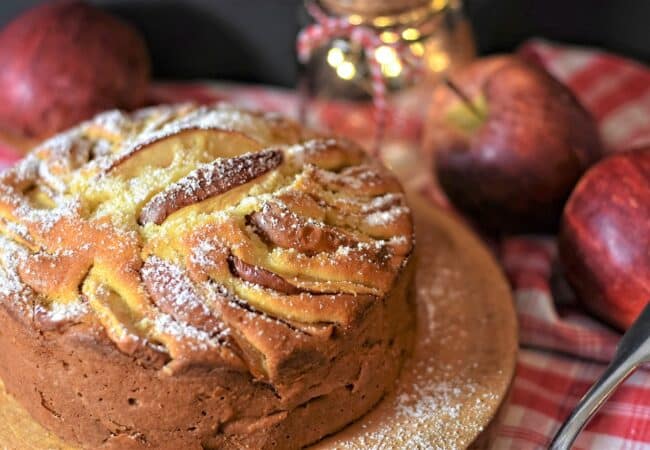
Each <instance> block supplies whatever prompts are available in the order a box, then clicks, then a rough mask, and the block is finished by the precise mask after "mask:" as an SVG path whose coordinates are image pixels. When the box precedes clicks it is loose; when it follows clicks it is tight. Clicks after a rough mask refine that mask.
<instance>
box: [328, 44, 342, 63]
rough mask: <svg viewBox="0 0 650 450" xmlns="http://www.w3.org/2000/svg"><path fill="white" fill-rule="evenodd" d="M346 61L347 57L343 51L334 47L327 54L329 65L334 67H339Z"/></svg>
mask: <svg viewBox="0 0 650 450" xmlns="http://www.w3.org/2000/svg"><path fill="white" fill-rule="evenodd" d="M343 61H345V55H344V54H343V50H341V49H340V48H338V47H332V48H330V49H329V51H328V52H327V63H328V64H329V65H330V66H332V67H338V66H339V65H341V63H342V62H343Z"/></svg>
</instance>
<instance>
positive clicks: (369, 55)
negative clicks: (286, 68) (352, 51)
mask: <svg viewBox="0 0 650 450" xmlns="http://www.w3.org/2000/svg"><path fill="white" fill-rule="evenodd" d="M307 11H308V12H309V14H310V15H311V16H312V17H313V18H314V20H315V23H314V24H311V25H308V26H306V27H305V28H304V29H302V30H301V31H300V33H299V34H298V38H297V41H296V49H297V52H298V60H299V61H300V62H301V63H302V64H305V63H307V62H308V61H309V58H310V57H311V54H312V52H313V51H314V50H315V49H317V48H319V47H321V46H322V45H324V44H326V43H327V42H329V41H331V40H332V39H335V38H347V39H348V40H349V41H350V42H352V43H355V44H358V45H359V46H361V48H363V50H364V52H365V54H366V60H367V61H368V68H369V71H370V81H371V90H372V100H373V105H374V107H375V121H376V136H375V148H374V151H375V153H378V151H379V146H380V144H381V140H382V137H383V131H384V127H385V125H386V112H387V108H388V104H387V101H386V80H385V79H384V76H383V74H382V71H381V63H380V62H379V60H378V59H377V57H376V53H375V50H376V49H377V48H378V47H381V46H385V45H387V44H386V43H384V42H382V40H381V39H380V38H379V36H378V34H377V31H376V30H374V29H372V28H370V27H366V26H362V25H354V24H351V23H350V22H349V21H348V20H347V19H346V18H344V17H331V16H328V15H327V14H325V12H323V10H322V9H320V8H319V7H318V6H316V5H315V4H314V3H310V4H309V5H308V6H307ZM390 46H391V47H393V48H394V49H395V50H396V52H397V54H398V55H400V57H401V59H402V60H403V61H405V62H408V63H409V64H410V66H411V71H412V74H411V75H412V76H413V75H414V74H416V73H418V72H419V70H420V64H419V60H417V59H414V58H413V57H412V54H411V53H410V51H409V50H408V47H406V46H405V45H403V44H402V43H401V42H397V43H395V44H391V45H390Z"/></svg>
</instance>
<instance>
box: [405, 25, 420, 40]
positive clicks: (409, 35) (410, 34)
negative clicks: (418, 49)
mask: <svg viewBox="0 0 650 450" xmlns="http://www.w3.org/2000/svg"><path fill="white" fill-rule="evenodd" d="M402 37H403V38H404V39H406V40H407V41H415V40H417V39H419V38H420V32H419V31H418V30H416V29H415V28H407V29H405V30H404V31H402Z"/></svg>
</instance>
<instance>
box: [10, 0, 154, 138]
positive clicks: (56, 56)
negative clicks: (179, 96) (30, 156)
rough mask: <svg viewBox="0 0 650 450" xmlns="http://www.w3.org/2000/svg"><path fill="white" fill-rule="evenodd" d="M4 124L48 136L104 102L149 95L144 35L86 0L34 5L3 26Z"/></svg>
mask: <svg viewBox="0 0 650 450" xmlns="http://www.w3.org/2000/svg"><path fill="white" fill-rule="evenodd" d="M0 67H1V68H2V69H1V70H0V126H2V127H3V128H9V129H10V130H12V131H14V132H20V133H22V134H24V135H25V136H28V137H45V136H48V135H51V134H53V133H56V132H57V131H60V130H62V129H65V128H68V127H70V126H71V125H74V124H75V123H77V122H79V121H81V120H84V119H87V118H89V117H91V116H93V115H94V114H95V113H97V112H99V111H103V110H105V109H110V108H115V107H120V108H126V109H131V108H135V107H138V106H140V105H141V104H142V103H143V102H144V99H145V95H146V89H147V85H148V83H149V57H148V53H147V49H146V46H145V44H144V41H143V39H142V38H141V36H140V35H139V34H138V33H137V32H136V31H135V30H134V29H133V28H132V27H131V26H129V25H127V24H125V23H123V22H121V21H120V20H118V19H117V18H115V17H113V16H111V15H110V14H107V13H105V12H103V11H102V10H100V9H97V8H95V7H93V6H90V5H88V4H86V3H84V2H81V1H74V0H72V1H69V0H66V1H55V2H51V3H46V4H44V5H42V6H39V7H36V8H34V9H32V10H29V11H28V12H26V13H25V14H23V15H21V16H19V17H18V18H17V19H15V20H14V21H12V22H11V23H10V24H9V25H7V26H6V27H5V28H4V29H3V30H2V32H0Z"/></svg>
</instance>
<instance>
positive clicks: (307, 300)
mask: <svg viewBox="0 0 650 450" xmlns="http://www.w3.org/2000/svg"><path fill="white" fill-rule="evenodd" d="M412 251H413V224H412V219H411V214H410V211H409V209H408V207H407V206H406V203H405V196H404V194H403V192H402V189H401V187H400V184H399V183H398V181H397V180H396V179H395V177H394V176H393V175H391V174H390V172H389V171H388V170H387V169H385V168H384V167H383V166H382V165H381V164H380V163H378V162H377V161H375V160H373V159H372V158H370V157H369V156H367V155H366V154H365V153H364V152H363V150H362V149H360V148H359V147H358V146H356V145H354V144H353V143H351V142H349V141H347V140H343V139H340V138H331V137H324V136H320V135H317V134H315V133H313V132H310V131H308V130H304V129H302V128H301V127H300V126H299V125H298V124H296V123H294V122H292V121H289V120H287V119H283V118H281V117H278V116H276V115H273V114H264V113H256V112H248V111H243V110H240V109H237V108H234V107H232V106H229V105H215V106H210V107H205V106H197V105H193V104H182V105H173V106H158V107H153V108H148V109H144V110H140V111H136V112H134V113H130V114H128V113H124V112H121V111H111V112H107V113H104V114H101V115H99V116H97V117H95V118H94V119H92V120H90V121H88V122H85V123H83V124H81V125H79V126H78V127H76V128H74V129H72V130H69V131H68V132H65V133H63V134H61V135H59V136H56V137H54V138H52V139H50V140H48V141H46V142H44V143H43V144H41V145H40V146H39V147H37V148H36V149H35V150H34V151H32V152H31V153H30V154H29V155H28V156H27V157H26V158H25V159H24V160H22V161H21V162H20V163H19V164H18V165H17V166H16V167H14V168H13V169H11V170H8V171H6V172H4V173H3V174H2V175H1V176H0V306H1V307H0V377H1V378H2V380H3V381H4V383H5V385H6V388H7V390H8V391H9V392H10V393H11V394H12V395H13V396H14V397H15V398H16V399H17V400H18V401H19V402H20V403H21V404H22V405H23V406H24V407H25V408H26V409H27V410H28V411H29V412H30V413H31V415H32V416H33V417H34V418H35V419H36V420H37V421H38V422H40V423H41V424H42V425H44V426H45V427H46V428H48V429H49V430H51V431H52V432H53V433H55V434H57V435H58V436H60V437H61V438H62V439H64V440H65V441H66V442H69V443H70V444H71V445H73V446H77V447H82V448H89V449H120V450H124V449H145V448H155V449H180V448H182V449H230V448H233V449H234V448H237V449H240V448H277V449H291V448H300V447H303V446H306V445H308V444H310V443H313V442H315V441H317V440H319V439H321V438H322V437H324V436H326V435H328V434H331V433H333V432H335V431H337V430H339V429H341V428H342V427H344V426H345V425H346V424H348V423H350V422H352V421H354V420H356V419H357V418H359V417H361V416H362V415H363V414H364V413H366V412H367V411H368V410H369V409H371V408H372V406H373V405H375V404H376V403H377V402H378V401H379V400H380V399H381V398H382V396H383V395H384V394H385V393H386V392H387V391H389V390H390V389H391V387H392V385H393V384H394V382H395V380H396V379H397V377H398V374H399V370H400V367H401V364H402V361H403V360H404V358H405V356H406V355H407V354H408V351H409V347H410V343H411V342H410V340H411V336H412V331H413V320H412V305H411V301H410V290H411V287H412V283H411V282H412V274H413V258H412Z"/></svg>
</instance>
